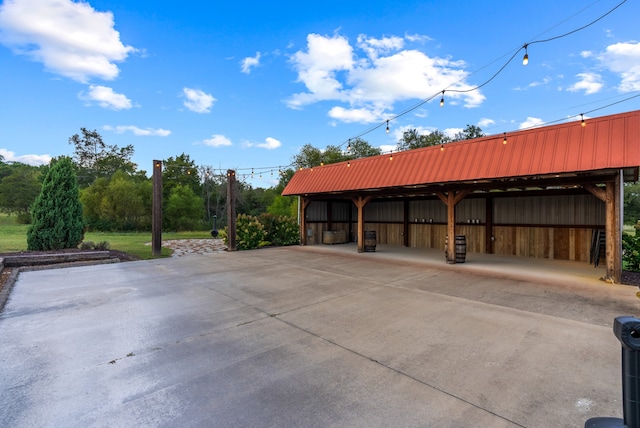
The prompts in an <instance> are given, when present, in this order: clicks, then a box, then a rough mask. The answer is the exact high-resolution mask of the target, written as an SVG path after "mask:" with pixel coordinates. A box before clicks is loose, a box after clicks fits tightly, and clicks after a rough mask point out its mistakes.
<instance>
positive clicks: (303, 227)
mask: <svg viewBox="0 0 640 428" xmlns="http://www.w3.org/2000/svg"><path fill="white" fill-rule="evenodd" d="M310 202H311V201H310V200H309V199H307V198H303V197H300V205H299V206H298V210H299V212H300V245H307V207H308V206H309V203H310Z"/></svg>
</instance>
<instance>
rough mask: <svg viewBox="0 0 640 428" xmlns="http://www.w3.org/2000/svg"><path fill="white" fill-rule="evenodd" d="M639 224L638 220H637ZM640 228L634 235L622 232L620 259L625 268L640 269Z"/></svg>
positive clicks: (637, 270)
mask: <svg viewBox="0 0 640 428" xmlns="http://www.w3.org/2000/svg"><path fill="white" fill-rule="evenodd" d="M638 224H640V222H638ZM638 232H640V229H638V228H636V234H635V235H627V234H626V233H623V234H622V261H623V263H624V265H625V267H626V269H627V270H632V271H635V272H639V271H640V233H638Z"/></svg>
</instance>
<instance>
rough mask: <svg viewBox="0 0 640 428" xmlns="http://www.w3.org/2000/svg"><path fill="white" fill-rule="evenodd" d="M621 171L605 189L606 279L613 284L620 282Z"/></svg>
mask: <svg viewBox="0 0 640 428" xmlns="http://www.w3.org/2000/svg"><path fill="white" fill-rule="evenodd" d="M622 186H623V185H622V171H621V172H620V173H619V174H616V178H615V179H614V181H613V182H611V183H607V187H606V190H605V191H606V199H607V208H606V215H605V217H606V220H605V221H606V222H607V226H606V227H607V229H606V232H605V238H606V244H605V247H606V253H607V277H606V279H608V280H610V281H611V282H613V283H616V284H620V283H621V282H622V230H621V224H622V199H623V198H622V195H621V192H622Z"/></svg>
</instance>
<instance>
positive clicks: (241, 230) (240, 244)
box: [225, 214, 267, 250]
mask: <svg viewBox="0 0 640 428" xmlns="http://www.w3.org/2000/svg"><path fill="white" fill-rule="evenodd" d="M266 236H267V234H266V232H265V230H264V226H263V225H262V224H261V223H260V222H259V221H258V219H257V218H256V217H254V216H250V215H245V214H240V215H238V219H237V220H236V248H237V249H238V250H253V249H255V248H259V247H260V245H261V243H263V242H264V240H265V238H266ZM225 242H226V243H227V245H228V240H227V239H225Z"/></svg>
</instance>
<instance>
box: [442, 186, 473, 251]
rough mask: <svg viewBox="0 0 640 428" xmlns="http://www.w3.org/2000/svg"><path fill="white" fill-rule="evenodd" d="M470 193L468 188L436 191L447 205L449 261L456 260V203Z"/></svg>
mask: <svg viewBox="0 0 640 428" xmlns="http://www.w3.org/2000/svg"><path fill="white" fill-rule="evenodd" d="M468 194H469V191H468V190H460V191H458V192H454V191H450V192H447V193H445V192H436V196H438V198H440V200H441V201H442V202H444V203H445V204H446V205H447V241H448V245H447V263H455V262H456V245H455V242H456V205H457V204H458V202H460V201H461V200H462V199H464V197H465V196H467V195H468Z"/></svg>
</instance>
